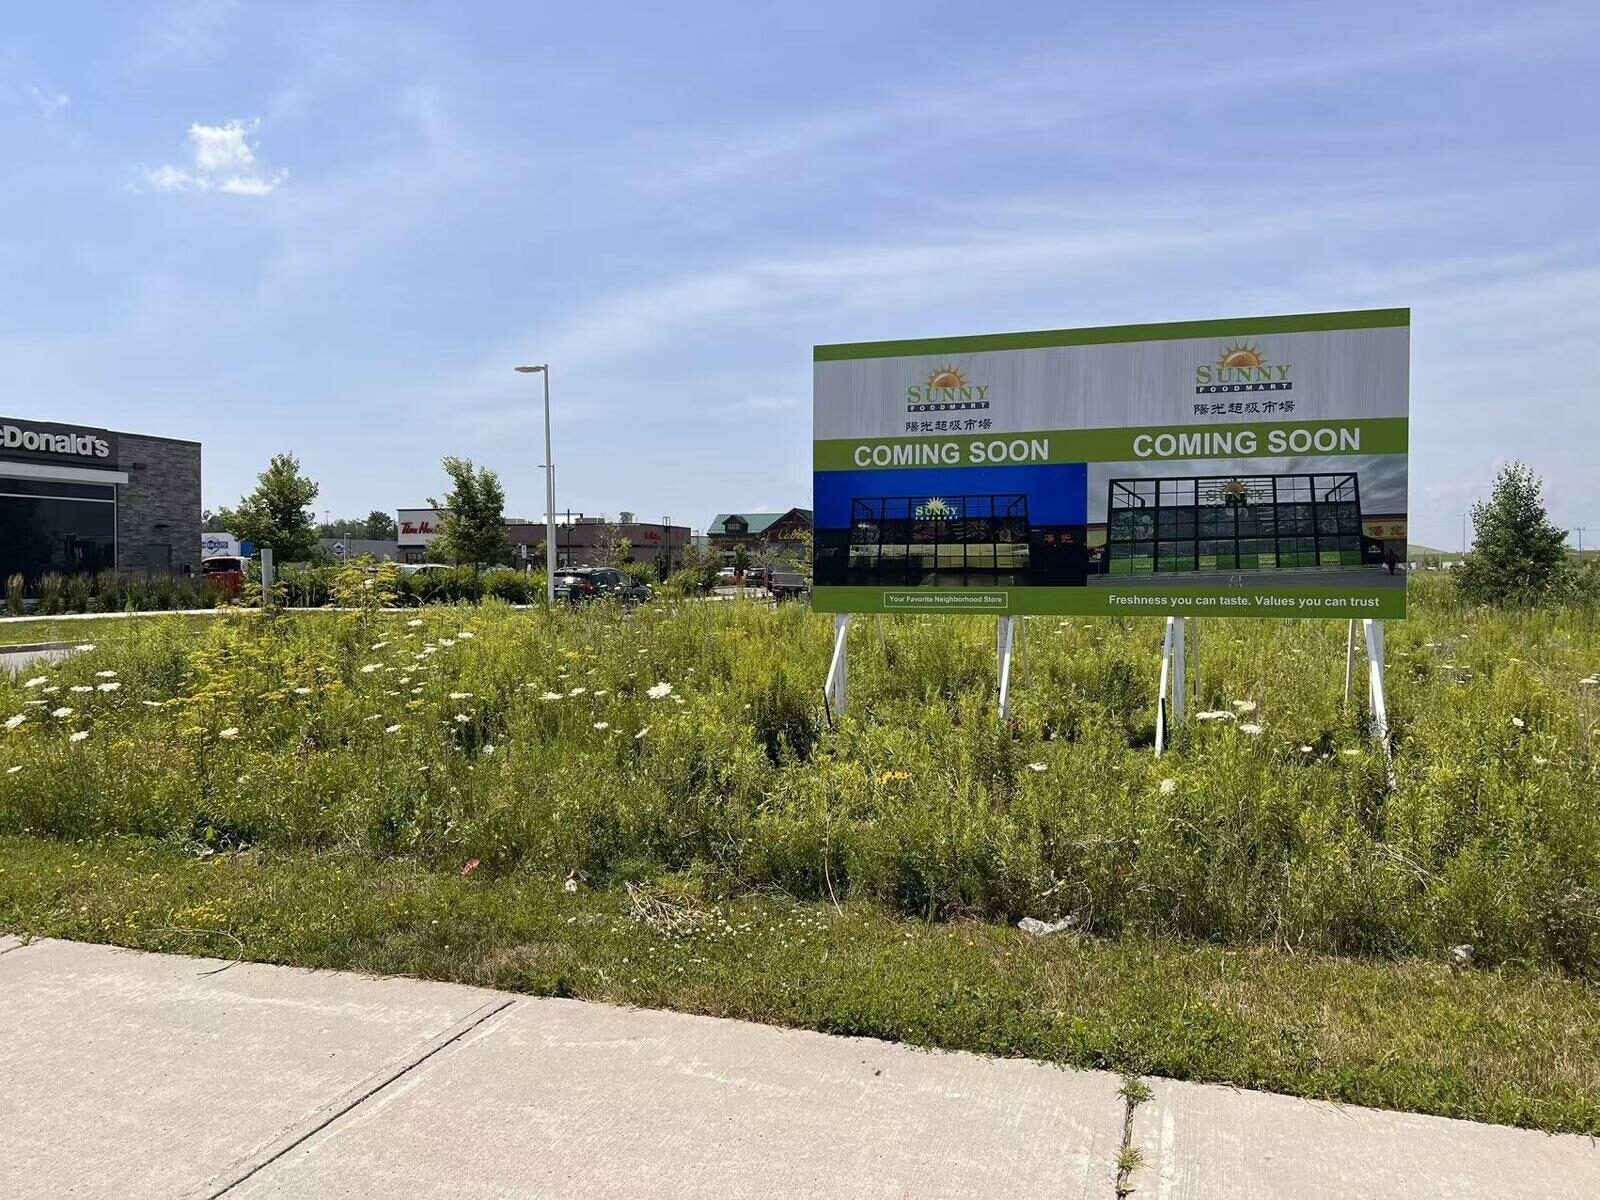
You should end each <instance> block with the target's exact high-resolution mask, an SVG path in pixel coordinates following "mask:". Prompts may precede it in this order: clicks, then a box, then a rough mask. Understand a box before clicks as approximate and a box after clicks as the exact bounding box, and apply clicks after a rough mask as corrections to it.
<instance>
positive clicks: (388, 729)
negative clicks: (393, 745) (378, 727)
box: [383, 725, 400, 733]
mask: <svg viewBox="0 0 1600 1200" xmlns="http://www.w3.org/2000/svg"><path fill="white" fill-rule="evenodd" d="M383 731H384V732H385V733H399V732H400V726H398V725H388V726H385V727H384V730H383Z"/></svg>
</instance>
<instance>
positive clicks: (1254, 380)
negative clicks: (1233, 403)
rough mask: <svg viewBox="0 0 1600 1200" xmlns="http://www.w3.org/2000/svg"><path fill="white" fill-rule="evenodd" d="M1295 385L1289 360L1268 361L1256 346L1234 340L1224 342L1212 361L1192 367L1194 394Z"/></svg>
mask: <svg viewBox="0 0 1600 1200" xmlns="http://www.w3.org/2000/svg"><path fill="white" fill-rule="evenodd" d="M1293 387H1294V383H1293V382H1292V381H1291V380H1290V378H1289V364H1288V363H1271V362H1268V361H1267V355H1266V351H1264V350H1262V348H1261V347H1260V346H1259V345H1254V346H1253V345H1251V344H1249V343H1248V342H1234V343H1233V344H1231V345H1225V346H1223V348H1222V353H1221V354H1220V355H1219V356H1218V358H1217V361H1216V362H1215V363H1201V364H1200V365H1199V366H1198V367H1196V368H1195V369H1194V391H1195V395H1197V396H1202V395H1211V394H1214V393H1216V392H1287V391H1289V390H1290V389H1291V388H1293Z"/></svg>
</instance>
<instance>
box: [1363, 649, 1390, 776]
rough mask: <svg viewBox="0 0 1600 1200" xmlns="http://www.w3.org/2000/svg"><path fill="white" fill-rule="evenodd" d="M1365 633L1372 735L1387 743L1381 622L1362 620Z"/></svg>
mask: <svg viewBox="0 0 1600 1200" xmlns="http://www.w3.org/2000/svg"><path fill="white" fill-rule="evenodd" d="M1361 625H1362V628H1363V629H1364V631H1365V632H1366V635H1367V704H1368V706H1369V707H1370V708H1371V709H1372V735H1373V736H1374V737H1375V738H1377V739H1378V741H1380V742H1382V743H1383V745H1384V747H1385V748H1387V747H1388V745H1389V701H1388V697H1386V696H1385V695H1384V691H1383V622H1382V621H1362V622H1361Z"/></svg>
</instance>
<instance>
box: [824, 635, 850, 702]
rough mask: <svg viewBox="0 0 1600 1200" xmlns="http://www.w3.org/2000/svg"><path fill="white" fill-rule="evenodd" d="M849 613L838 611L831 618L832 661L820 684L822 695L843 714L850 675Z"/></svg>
mask: <svg viewBox="0 0 1600 1200" xmlns="http://www.w3.org/2000/svg"><path fill="white" fill-rule="evenodd" d="M849 633H850V614H849V613H838V614H837V615H835V617H834V618H833V661H832V662H830V663H829V664H828V678H827V681H826V682H824V683H823V685H822V697H823V699H824V700H831V701H832V703H833V707H834V709H835V711H837V712H838V714H839V715H840V716H841V717H842V716H844V711H845V703H846V691H847V688H846V684H847V681H848V679H849V676H850V651H849V646H848V638H849Z"/></svg>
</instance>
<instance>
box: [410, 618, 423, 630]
mask: <svg viewBox="0 0 1600 1200" xmlns="http://www.w3.org/2000/svg"><path fill="white" fill-rule="evenodd" d="M426 624H427V622H426V621H424V620H423V619H422V618H421V617H413V618H412V619H411V620H409V621H407V622H406V628H407V629H420V628H422V626H424V625H426Z"/></svg>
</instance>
